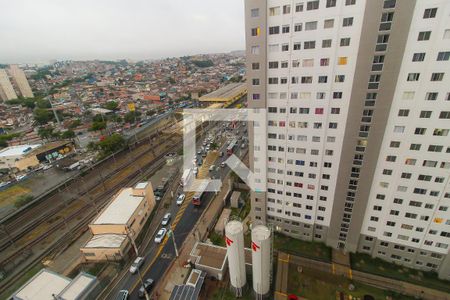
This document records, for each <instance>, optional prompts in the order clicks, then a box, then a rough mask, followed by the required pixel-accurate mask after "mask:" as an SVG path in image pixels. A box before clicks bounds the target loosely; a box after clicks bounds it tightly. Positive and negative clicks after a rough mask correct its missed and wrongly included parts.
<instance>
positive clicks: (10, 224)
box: [0, 134, 157, 263]
mask: <svg viewBox="0 0 450 300" xmlns="http://www.w3.org/2000/svg"><path fill="white" fill-rule="evenodd" d="M153 137H157V135H156V134H155V135H153V136H150V137H149V138H146V139H144V140H141V141H139V142H138V143H137V144H136V146H135V147H136V148H135V149H134V150H133V152H131V151H128V152H127V151H122V152H120V153H118V154H116V155H115V157H114V158H110V159H109V160H107V161H105V162H103V163H102V164H100V165H98V166H96V168H95V169H94V168H92V167H91V169H90V171H89V172H88V173H87V174H85V176H81V175H80V176H78V177H77V178H74V179H72V180H71V182H70V183H69V184H67V185H66V186H65V188H59V189H57V190H55V191H54V192H53V193H51V194H50V195H48V196H47V197H45V198H43V199H42V200H40V201H39V202H37V203H35V205H33V206H31V207H27V209H26V210H23V211H21V212H20V213H19V214H16V215H15V216H14V218H8V219H6V220H5V221H3V222H2V224H1V227H0V232H2V233H3V234H2V235H1V236H0V251H4V250H5V249H6V248H8V247H10V246H12V247H14V246H15V245H14V242H16V241H17V240H18V239H19V238H21V237H22V236H23V235H24V234H26V233H29V230H30V229H32V228H33V227H35V226H37V225H39V224H40V223H42V222H43V221H45V220H47V221H48V220H49V218H50V217H51V216H53V215H55V213H57V212H58V211H60V210H62V209H64V207H66V206H68V205H70V204H71V202H72V201H74V200H76V199H77V198H78V197H80V196H85V195H86V194H88V193H92V194H94V193H95V190H94V189H95V188H96V187H98V185H99V184H102V183H103V184H104V182H105V177H114V176H116V175H117V174H118V173H120V172H121V171H122V170H123V169H124V168H128V167H130V165H132V164H134V163H135V161H136V160H137V159H139V158H140V157H142V156H144V155H146V154H147V153H148V152H149V151H150V150H152V148H153V147H154V146H153V145H151V144H149V143H148V142H147V141H148V140H149V139H150V140H151V139H152V138H153ZM129 155H133V157H130V156H129ZM127 156H128V157H127ZM113 160H114V162H116V163H114V162H113ZM119 160H122V164H121V165H120V166H118V167H116V168H114V169H112V170H111V169H110V167H111V165H113V166H117V165H118V164H119V163H118V161H119ZM97 168H98V169H97ZM81 184H82V185H84V187H85V190H84V191H81V190H80V185H81ZM105 187H106V186H105ZM89 196H90V197H92V196H94V195H91V194H89ZM26 220H29V221H28V222H27V221H26ZM0 263H1V258H0Z"/></svg>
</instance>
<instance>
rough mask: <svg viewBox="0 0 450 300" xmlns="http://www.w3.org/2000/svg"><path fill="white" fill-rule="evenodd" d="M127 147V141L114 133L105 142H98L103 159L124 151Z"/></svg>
mask: <svg viewBox="0 0 450 300" xmlns="http://www.w3.org/2000/svg"><path fill="white" fill-rule="evenodd" d="M125 145H126V142H125V139H124V138H123V137H122V136H121V135H120V134H117V133H114V134H112V135H110V136H108V137H106V138H105V139H104V140H103V141H101V142H98V148H99V149H100V151H101V156H103V157H105V156H108V155H110V154H112V153H114V152H117V151H119V150H121V149H123V147H125Z"/></svg>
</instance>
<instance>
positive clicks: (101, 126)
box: [90, 121, 106, 131]
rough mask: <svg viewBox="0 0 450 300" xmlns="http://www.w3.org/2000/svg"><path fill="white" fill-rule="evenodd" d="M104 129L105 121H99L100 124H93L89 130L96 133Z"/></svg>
mask: <svg viewBox="0 0 450 300" xmlns="http://www.w3.org/2000/svg"><path fill="white" fill-rule="evenodd" d="M105 128H106V121H105V122H103V121H100V122H96V121H95V122H93V123H92V126H91V128H90V130H91V131H97V130H103V129H105Z"/></svg>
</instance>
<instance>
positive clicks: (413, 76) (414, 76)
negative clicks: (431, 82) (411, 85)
mask: <svg viewBox="0 0 450 300" xmlns="http://www.w3.org/2000/svg"><path fill="white" fill-rule="evenodd" d="M419 77H420V73H409V74H408V78H407V79H406V80H407V81H419Z"/></svg>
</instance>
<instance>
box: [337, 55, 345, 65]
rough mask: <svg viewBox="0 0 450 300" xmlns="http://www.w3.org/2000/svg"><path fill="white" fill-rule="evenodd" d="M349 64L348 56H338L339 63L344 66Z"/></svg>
mask: <svg viewBox="0 0 450 300" xmlns="http://www.w3.org/2000/svg"><path fill="white" fill-rule="evenodd" d="M346 64H347V57H346V56H341V57H339V58H338V65H340V66H342V65H346Z"/></svg>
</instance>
